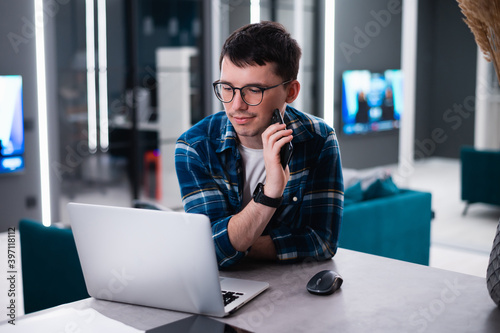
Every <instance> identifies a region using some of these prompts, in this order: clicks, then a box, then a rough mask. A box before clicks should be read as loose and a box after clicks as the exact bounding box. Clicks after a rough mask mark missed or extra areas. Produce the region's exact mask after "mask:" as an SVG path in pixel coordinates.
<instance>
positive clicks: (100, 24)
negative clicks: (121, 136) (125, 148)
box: [97, 0, 109, 151]
mask: <svg viewBox="0 0 500 333" xmlns="http://www.w3.org/2000/svg"><path fill="white" fill-rule="evenodd" d="M106 30H107V29H106V0H98V1H97V43H98V44H97V45H98V48H97V52H98V59H99V140H100V141H99V144H100V147H101V150H102V151H107V150H108V147H109V131H108V62H107V56H108V51H107V40H106Z"/></svg>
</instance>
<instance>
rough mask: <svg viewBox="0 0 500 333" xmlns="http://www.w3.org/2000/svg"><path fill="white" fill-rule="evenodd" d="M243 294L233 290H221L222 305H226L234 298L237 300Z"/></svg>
mask: <svg viewBox="0 0 500 333" xmlns="http://www.w3.org/2000/svg"><path fill="white" fill-rule="evenodd" d="M240 296H243V293H239V292H235V291H225V290H223V291H222V298H223V299H224V306H226V305H228V304H229V303H231V302H232V301H234V300H237V299H238V298H240Z"/></svg>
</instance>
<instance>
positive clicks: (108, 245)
mask: <svg viewBox="0 0 500 333" xmlns="http://www.w3.org/2000/svg"><path fill="white" fill-rule="evenodd" d="M68 211H69V216H70V220H71V227H72V229H73V234H74V237H75V242H76V247H77V250H78V256H79V258H80V262H81V265H82V270H83V275H84V278H85V284H86V286H87V290H88V293H89V295H90V296H92V297H95V298H98V299H104V300H109V301H117V302H124V303H131V304H138V305H145V306H150V307H157V308H163V309H169V310H176V311H183V312H189V313H196V314H203V315H209V316H216V317H224V316H226V315H228V314H231V313H233V312H234V311H236V310H237V309H238V308H240V307H241V306H243V305H244V304H246V303H247V302H248V301H249V300H251V299H252V298H254V297H255V296H257V295H258V294H260V293H261V292H263V291H264V290H266V289H267V288H268V287H269V284H268V283H267V282H260V281H250V280H241V279H233V278H223V277H219V271H218V267H217V259H216V256H215V247H214V243H213V240H212V229H211V226H210V220H209V219H208V217H206V216H205V215H201V214H188V213H180V212H165V211H158V210H148V209H137V208H123V207H110V206H99V205H88V204H77V203H69V204H68ZM224 294H225V296H224ZM228 300H232V301H231V302H229V303H227V302H228ZM225 303H227V304H225Z"/></svg>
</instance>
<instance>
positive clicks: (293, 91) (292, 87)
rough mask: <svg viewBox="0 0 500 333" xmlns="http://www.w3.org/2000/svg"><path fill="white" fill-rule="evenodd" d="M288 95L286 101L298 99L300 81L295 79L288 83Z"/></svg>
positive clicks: (290, 101)
mask: <svg viewBox="0 0 500 333" xmlns="http://www.w3.org/2000/svg"><path fill="white" fill-rule="evenodd" d="M286 88H287V96H286V102H287V103H288V104H290V103H292V102H293V101H295V99H297V96H299V91H300V83H299V81H297V80H293V81H292V82H290V83H289V84H288V85H287V87H286Z"/></svg>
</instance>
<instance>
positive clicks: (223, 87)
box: [215, 83, 263, 105]
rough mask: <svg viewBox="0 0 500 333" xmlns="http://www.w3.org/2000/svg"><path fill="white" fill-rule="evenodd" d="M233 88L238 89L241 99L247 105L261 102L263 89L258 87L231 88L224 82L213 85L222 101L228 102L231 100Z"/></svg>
mask: <svg viewBox="0 0 500 333" xmlns="http://www.w3.org/2000/svg"><path fill="white" fill-rule="evenodd" d="M235 90H240V93H241V97H242V98H243V101H245V103H247V104H249V105H257V104H260V102H262V96H263V91H262V90H261V89H259V88H258V87H252V86H246V87H243V88H233V87H231V86H230V85H228V84H225V83H217V84H216V85H215V93H216V95H217V98H219V99H220V100H221V101H222V102H224V103H229V102H231V101H232V100H233V97H234V94H235V93H236V92H235Z"/></svg>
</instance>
